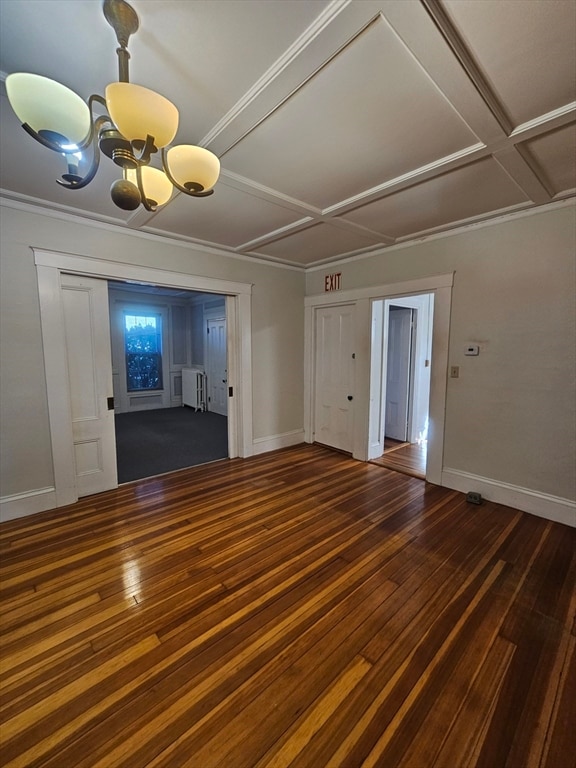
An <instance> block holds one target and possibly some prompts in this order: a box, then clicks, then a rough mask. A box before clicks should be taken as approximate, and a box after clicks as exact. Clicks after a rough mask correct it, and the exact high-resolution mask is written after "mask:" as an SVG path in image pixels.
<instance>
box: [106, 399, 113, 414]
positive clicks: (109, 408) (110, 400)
mask: <svg viewBox="0 0 576 768" xmlns="http://www.w3.org/2000/svg"><path fill="white" fill-rule="evenodd" d="M107 402H108V410H109V411H113V410H114V398H113V397H108V398H107Z"/></svg>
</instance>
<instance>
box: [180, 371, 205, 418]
mask: <svg viewBox="0 0 576 768" xmlns="http://www.w3.org/2000/svg"><path fill="white" fill-rule="evenodd" d="M182 405H189V406H190V407H191V408H194V410H195V411H205V410H206V374H205V373H204V371H202V370H200V369H198V368H182Z"/></svg>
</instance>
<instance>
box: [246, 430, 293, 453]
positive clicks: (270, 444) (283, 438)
mask: <svg viewBox="0 0 576 768" xmlns="http://www.w3.org/2000/svg"><path fill="white" fill-rule="evenodd" d="M252 442H253V446H254V454H253V455H254V456H257V455H258V454H259V453H268V451H277V450H278V449H279V448H290V446H292V445H298V443H303V442H304V430H303V429H295V430H293V431H292V432H283V433H282V434H281V435H272V436H271V437H257V438H255V439H254V440H253V441H252Z"/></svg>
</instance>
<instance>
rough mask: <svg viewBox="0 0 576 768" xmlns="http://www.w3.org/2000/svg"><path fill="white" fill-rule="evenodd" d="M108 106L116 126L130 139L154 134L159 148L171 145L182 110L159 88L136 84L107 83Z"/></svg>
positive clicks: (141, 139)
mask: <svg viewBox="0 0 576 768" xmlns="http://www.w3.org/2000/svg"><path fill="white" fill-rule="evenodd" d="M106 106H107V107H108V113H109V114H110V117H111V118H112V121H113V122H114V125H115V126H116V128H118V130H119V131H120V133H121V134H122V136H124V138H125V139H128V141H135V140H140V141H145V140H146V136H148V135H150V136H153V137H154V144H155V145H156V147H157V148H158V149H160V148H161V147H165V146H166V145H167V144H170V142H171V141H172V139H173V138H174V136H176V131H177V130H178V110H177V109H176V107H175V106H174V104H172V102H171V101H168V99H165V98H164V96H161V95H160V94H159V93H156V91H151V90H150V89H149V88H144V87H143V86H141V85H133V84H132V83H110V84H109V85H107V86H106Z"/></svg>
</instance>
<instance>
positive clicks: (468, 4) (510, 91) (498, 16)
mask: <svg viewBox="0 0 576 768" xmlns="http://www.w3.org/2000/svg"><path fill="white" fill-rule="evenodd" d="M443 5H444V7H445V8H446V10H447V12H448V15H449V17H450V18H451V19H452V21H453V23H454V25H455V27H456V29H457V31H458V32H459V33H460V34H461V36H462V39H463V41H464V43H465V44H466V46H467V47H468V49H469V50H470V51H471V53H472V55H473V56H474V58H475V60H476V63H477V64H478V65H479V67H480V69H481V71H482V72H483V74H484V75H485V76H486V78H487V80H488V82H489V84H490V85H491V86H492V88H493V89H494V92H495V93H496V95H497V96H498V98H499V99H500V102H501V103H502V104H503V106H504V109H505V111H506V112H507V113H508V115H509V116H510V118H511V120H512V123H513V124H514V125H519V124H520V123H524V122H526V121H528V120H533V119H534V118H536V117H538V115H541V114H544V113H546V112H551V111H552V110H554V109H558V108H559V107H562V106H564V105H565V104H568V103H569V102H572V101H574V99H575V98H576V46H575V45H574V40H576V4H575V3H574V0H443Z"/></svg>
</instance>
